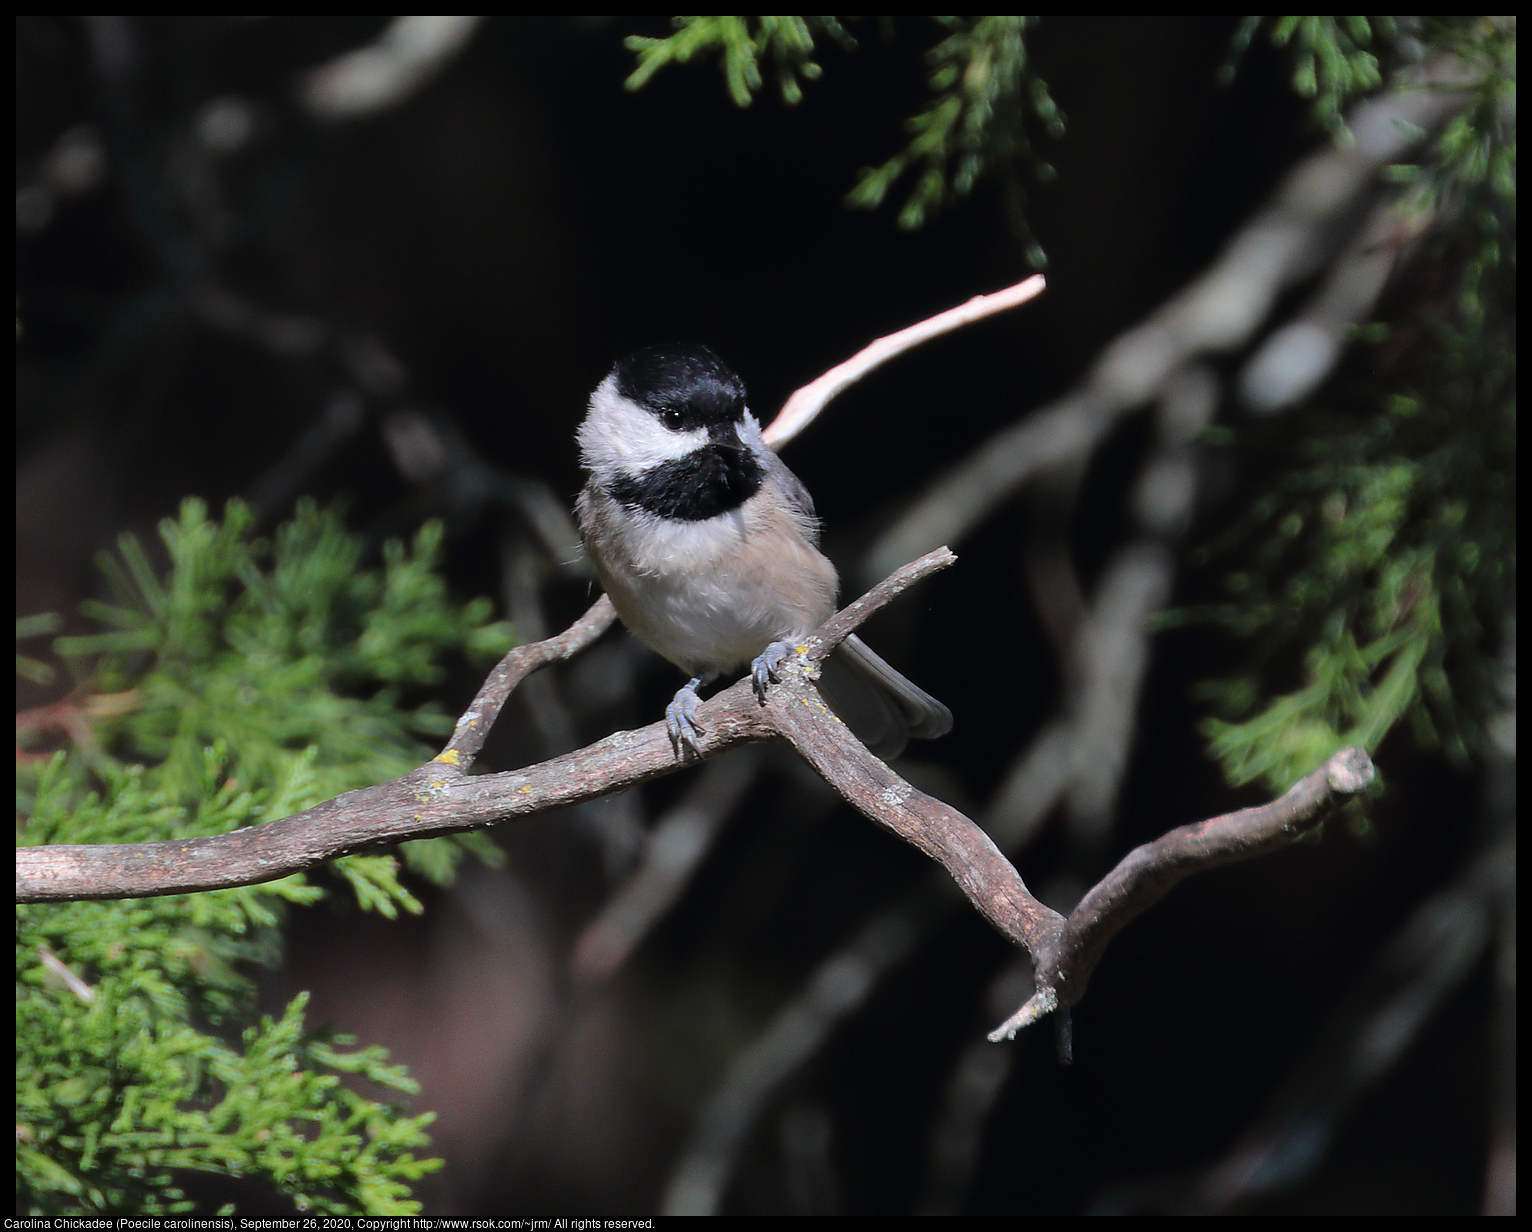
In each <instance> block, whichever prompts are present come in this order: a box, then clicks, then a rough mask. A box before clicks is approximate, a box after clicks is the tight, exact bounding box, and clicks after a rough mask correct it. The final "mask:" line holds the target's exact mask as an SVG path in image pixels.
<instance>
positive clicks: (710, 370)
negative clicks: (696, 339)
mask: <svg viewBox="0 0 1532 1232" xmlns="http://www.w3.org/2000/svg"><path fill="white" fill-rule="evenodd" d="M612 375H613V376H615V377H616V378H617V392H618V393H620V394H622V396H623V397H625V398H628V399H630V400H631V401H633V402H636V403H638V404H639V405H640V406H642V407H645V408H646V409H648V410H650V411H653V412H654V413H655V414H656V415H662V414H664V415H671V414H674V415H679V416H680V417H681V418H680V419H679V420H678V421H677V422H676V423H675V424H674V426H675V427H680V428H705V427H711V426H713V425H714V424H725V423H734V422H736V421H737V420H738V419H739V417H740V416H741V415H742V414H743V413H744V410H745V383H744V382H743V381H742V380H740V379H739V377H738V376H737V375H735V373H734V370H733V369H732V368H730V367H729V366H728V365H727V364H726V363H724V362H723V360H721V359H719V358H718V356H716V355H714V354H713V352H712V351H710V350H708V348H707V347H705V346H699V345H695V344H690V343H676V344H674V345H670V346H652V347H645V348H644V349H643V350H642V351H637V352H635V353H634V354H632V355H629V356H628V357H627V358H626V359H621V360H618V361H617V365H616V367H614V368H613V369H612Z"/></svg>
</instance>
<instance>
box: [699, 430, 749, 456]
mask: <svg viewBox="0 0 1532 1232" xmlns="http://www.w3.org/2000/svg"><path fill="white" fill-rule="evenodd" d="M707 438H708V443H709V444H712V445H721V446H723V448H725V449H733V450H735V451H736V452H739V453H743V452H744V449H745V442H744V441H742V440H740V439H739V425H738V424H732V423H722V424H713V425H712V426H711V427H709V428H708V430H707Z"/></svg>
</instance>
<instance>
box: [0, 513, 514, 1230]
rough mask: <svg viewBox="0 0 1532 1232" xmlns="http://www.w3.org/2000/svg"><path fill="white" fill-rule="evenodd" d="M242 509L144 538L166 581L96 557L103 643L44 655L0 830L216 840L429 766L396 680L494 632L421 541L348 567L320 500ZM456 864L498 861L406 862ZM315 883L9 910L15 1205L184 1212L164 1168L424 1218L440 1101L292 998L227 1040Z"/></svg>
mask: <svg viewBox="0 0 1532 1232" xmlns="http://www.w3.org/2000/svg"><path fill="white" fill-rule="evenodd" d="M251 521H252V519H251V515H250V513H249V511H248V510H247V509H246V508H245V507H244V506H243V505H241V504H239V503H238V502H231V503H230V505H229V507H228V509H227V510H226V512H225V516H224V519H223V521H222V522H221V523H219V522H217V521H215V520H212V519H210V518H209V517H208V515H207V511H206V509H205V507H204V506H203V505H202V504H201V503H200V502H198V501H194V500H189V501H187V502H185V504H184V505H183V506H182V509H181V514H180V517H179V519H178V520H175V521H170V520H167V521H166V522H164V523H163V524H162V526H161V537H162V539H163V541H164V544H165V547H166V549H167V551H168V553H169V557H170V568H169V571H168V573H167V574H166V576H164V577H163V578H161V577H159V576H157V574H156V572H155V570H154V569H153V567H152V565H151V564H150V560H149V557H148V554H147V553H146V552H145V550H144V549H143V547H142V545H141V544H139V543H138V542H137V541H136V540H134V539H133V538H132V537H131V536H124V537H123V538H122V540H121V541H120V544H119V552H118V554H117V555H116V556H111V557H104V558H103V559H102V562H101V563H102V566H103V569H104V570H105V572H106V574H107V577H108V580H109V582H110V583H111V586H112V589H113V590H114V592H115V595H116V598H117V602H116V603H115V604H105V603H92V604H90V605H88V614H89V615H91V616H92V617H93V618H94V619H95V620H97V621H98V622H100V623H101V624H103V625H105V626H107V631H105V632H102V633H98V634H94V635H91V636H87V637H72V638H60V639H58V641H57V642H56V643H55V648H56V650H57V651H58V653H59V654H60V655H61V656H62V657H63V658H64V659H65V660H66V662H67V663H68V664H69V665H70V668H71V670H72V671H73V672H74V674H75V676H76V678H77V680H78V682H79V688H78V689H77V691H76V693H75V695H74V699H73V700H72V701H69V702H66V703H65V705H66V706H69V705H73V706H74V707H75V711H74V714H75V718H74V721H73V722H72V723H69V724H66V727H67V730H69V731H70V733H71V737H72V738H71V740H70V743H69V746H68V747H67V748H63V749H59V750H57V751H55V752H54V753H53V754H52V755H51V756H46V755H38V754H31V755H22V756H21V757H20V758H19V759H18V763H19V764H18V796H19V799H18V809H17V815H18V819H19V821H18V831H17V841H18V843H21V844H23V845H30V844H42V843H124V842H142V841H148V840H154V839H167V838H178V837H183V836H193V835H206V834H218V833H224V832H226V831H229V830H231V829H235V828H237V827H239V826H244V825H252V824H256V823H259V822H262V821H268V820H272V819H274V818H277V817H282V816H286V815H288V814H291V813H293V812H296V811H298V810H301V809H303V808H306V807H308V806H310V805H312V804H315V803H318V802H319V801H321V800H325V799H329V798H331V797H332V796H334V795H336V794H338V793H339V792H342V791H346V790H349V789H351V788H354V787H359V786H364V785H367V784H370V783H375V782H378V781H380V780H383V779H387V778H392V777H394V776H396V775H398V774H401V773H403V772H404V771H406V770H408V769H410V768H411V767H413V766H415V765H418V764H420V763H421V762H422V761H424V760H426V759H427V758H428V757H429V756H430V749H429V748H428V747H427V746H425V745H424V744H422V743H420V741H419V740H418V738H417V737H418V736H420V735H439V734H441V733H442V732H444V731H446V730H447V729H448V728H449V727H450V720H449V719H448V718H447V716H445V715H444V714H442V713H441V712H440V710H439V709H438V708H436V707H434V706H432V705H425V706H415V707H410V706H408V705H407V704H406V699H407V694H408V692H409V691H410V690H412V689H417V688H420V687H423V686H429V685H431V684H434V683H436V682H438V681H439V679H440V675H441V668H440V667H439V665H438V662H439V660H440V659H441V657H442V656H443V655H444V654H446V653H448V652H451V651H460V652H466V653H468V654H469V655H471V656H473V657H474V658H476V659H484V658H488V657H490V656H493V655H497V654H499V653H501V652H503V651H504V649H506V648H507V646H508V645H509V640H510V639H509V630H508V629H507V627H506V626H504V625H502V624H491V623H489V621H488V617H489V614H490V613H489V604H488V602H487V601H484V600H475V601H473V602H471V603H468V604H456V603H454V602H452V601H451V600H450V599H449V598H448V596H447V594H446V590H445V586H444V585H443V583H442V580H441V579H440V577H439V576H438V575H437V574H436V573H435V572H434V571H433V568H432V566H433V562H434V559H435V556H436V552H437V548H438V545H439V543H440V536H441V532H440V529H439V528H438V527H435V526H428V527H426V528H425V529H423V530H422V531H421V532H420V533H419V534H418V535H417V536H416V539H415V542H414V543H413V544H412V545H411V546H409V547H405V546H404V545H402V544H398V543H391V544H389V545H388V546H387V547H386V549H385V552H384V565H383V568H382V569H381V570H364V569H361V568H360V567H359V566H360V563H361V558H362V553H363V546H362V543H361V541H360V539H359V538H357V537H355V536H352V535H350V534H348V533H347V532H346V531H345V529H344V528H343V526H342V525H341V522H340V520H339V518H338V517H337V516H336V515H335V514H333V513H329V512H322V511H320V510H318V509H316V508H315V507H314V506H313V505H312V504H308V503H306V504H304V505H302V506H300V508H299V510H298V512H297V515H296V517H295V518H294V520H293V521H292V522H291V523H289V524H287V525H285V526H283V527H281V528H280V529H279V530H278V531H277V533H276V535H275V538H274V542H272V543H271V544H266V543H264V542H262V541H259V540H252V539H251V538H250V534H249V532H250V527H251ZM46 627H47V625H46V623H45V622H39V621H36V620H34V621H32V622H30V623H28V624H27V626H26V628H25V629H23V628H22V627H21V622H19V623H18V634H23V633H26V634H35V633H37V632H40V631H42V630H43V629H44V628H46ZM32 734H33V735H35V734H36V733H35V731H34V732H33V733H32ZM465 850H472V851H474V852H475V853H476V854H478V855H479V856H480V857H481V858H484V859H486V860H494V859H496V858H497V856H498V850H497V849H496V848H495V847H494V846H493V845H492V844H491V843H490V842H489V840H488V839H487V838H485V837H483V836H482V835H479V836H474V837H473V838H471V839H470V840H469V841H468V842H466V843H465V842H462V841H461V839H459V838H452V839H433V840H427V841H424V842H418V843H409V844H405V845H404V848H403V852H404V856H405V859H406V862H407V863H408V864H409V865H410V867H411V868H412V869H413V870H414V871H416V872H418V873H419V874H421V875H423V876H426V877H427V878H429V879H431V880H434V881H437V882H445V881H447V880H449V879H450V878H451V876H452V871H453V869H454V867H455V865H456V863H457V861H458V860H459V859H460V857H461V856H462V854H463V852H464V851H465ZM331 867H333V868H335V869H336V871H337V872H339V873H340V874H341V876H342V877H343V878H344V880H345V881H346V882H347V883H349V885H350V888H351V891H352V892H353V893H354V894H355V896H356V899H357V902H358V903H359V904H360V905H361V906H362V907H363V908H366V909H372V910H377V911H380V912H382V913H383V914H385V915H388V916H390V917H391V916H393V915H395V914H396V913H397V911H398V909H399V908H401V907H402V908H404V909H405V910H409V911H419V910H420V904H419V903H418V902H417V900H416V899H415V897H414V896H413V895H412V894H411V893H410V892H409V890H408V889H407V888H406V887H405V886H404V885H403V883H402V882H401V881H400V880H399V870H398V864H397V862H396V861H395V860H394V859H393V857H391V856H387V855H369V856H361V857H348V858H346V859H343V860H337V861H335V862H334V863H333V865H332V866H331ZM323 894H324V890H323V889H321V888H320V887H319V886H317V885H314V884H311V883H310V881H309V880H308V879H307V878H306V877H304V876H303V875H296V876H291V877H286V878H283V879H282V880H280V881H275V882H270V883H267V884H265V885H258V886H247V887H241V888H237V889H230V890H220V891H216V892H213V893H206V894H189V895H174V896H167V897H161V898H148V899H137V900H129V901H124V902H76V903H59V904H32V905H27V906H23V907H20V908H19V909H18V921H17V950H16V981H17V984H16V986H17V1020H16V1022H17V1070H16V1073H17V1153H18V1154H17V1158H18V1184H19V1187H20V1195H21V1197H20V1202H19V1207H18V1209H23V1210H26V1211H28V1212H29V1213H32V1214H69V1213H76V1214H79V1213H91V1214H99V1213H108V1212H109V1213H112V1214H124V1213H142V1214H167V1213H172V1212H176V1211H182V1210H187V1209H190V1203H188V1202H187V1201H185V1199H184V1198H183V1196H182V1195H181V1193H180V1191H179V1190H177V1189H176V1188H175V1186H174V1184H173V1180H174V1178H173V1175H172V1170H175V1169H186V1170H192V1171H211V1172H221V1173H225V1174H229V1175H234V1176H248V1177H254V1178H259V1179H261V1180H264V1181H265V1182H266V1183H267V1184H269V1185H271V1186H273V1187H274V1188H276V1189H278V1190H279V1191H280V1192H282V1193H284V1194H286V1195H288V1196H289V1197H291V1198H292V1199H293V1200H294V1202H295V1203H297V1204H298V1205H299V1206H300V1207H301V1208H303V1209H307V1210H312V1211H315V1212H327V1213H335V1214H356V1213H369V1214H407V1213H411V1212H413V1211H415V1210H417V1209H418V1204H416V1203H414V1202H413V1201H411V1200H410V1197H409V1182H411V1181H413V1180H416V1179H418V1178H419V1177H420V1176H421V1175H423V1174H424V1173H425V1172H428V1171H430V1170H432V1169H433V1168H435V1167H437V1166H438V1164H439V1161H436V1160H428V1159H418V1158H416V1157H415V1154H414V1152H415V1151H417V1150H419V1149H420V1148H421V1147H423V1146H425V1145H426V1144H427V1141H428V1140H427V1138H426V1135H425V1132H424V1127H425V1126H426V1125H427V1124H428V1123H429V1122H430V1120H431V1119H432V1117H431V1114H429V1113H425V1114H421V1115H419V1116H413V1117H411V1116H406V1115H404V1114H403V1112H402V1111H401V1110H400V1109H399V1108H398V1107H395V1106H392V1105H390V1104H388V1103H383V1102H378V1101H375V1100H373V1099H369V1098H365V1097H364V1096H362V1095H359V1094H357V1093H356V1092H354V1091H352V1090H350V1089H348V1088H347V1087H345V1086H342V1085H341V1083H340V1079H339V1077H338V1075H341V1074H350V1075H356V1076H358V1077H360V1078H362V1079H365V1080H366V1081H368V1082H370V1083H372V1084H373V1085H374V1086H375V1087H378V1088H381V1089H382V1090H383V1091H392V1092H398V1093H403V1094H410V1093H413V1092H414V1091H415V1086H414V1084H413V1083H412V1082H411V1080H410V1079H409V1078H408V1076H407V1075H406V1074H405V1073H404V1072H403V1070H402V1069H400V1068H398V1067H394V1066H389V1065H387V1064H386V1063H385V1055H384V1053H383V1051H382V1050H381V1049H378V1048H363V1049H360V1050H353V1049H351V1048H350V1044H351V1043H352V1041H351V1040H350V1039H349V1038H347V1037H334V1038H328V1037H326V1036H325V1035H324V1034H322V1033H321V1034H306V1033H305V1032H304V1029H303V1009H304V1005H305V1002H306V996H303V995H300V996H299V997H298V998H296V999H295V1000H294V1001H293V1002H292V1003H291V1004H290V1005H289V1006H288V1007H287V1009H286V1011H285V1012H284V1013H283V1014H282V1016H281V1017H280V1019H279V1020H277V1021H272V1020H271V1019H269V1018H263V1019H262V1020H261V1021H260V1022H259V1023H258V1024H253V1025H249V1026H247V1027H246V1028H245V1029H244V1030H243V1034H242V1035H240V1036H237V1038H238V1040H239V1042H238V1044H237V1045H236V1044H235V1043H234V1042H232V1041H233V1040H234V1039H235V1038H236V1032H237V1030H238V1028H239V1025H240V1024H241V1023H248V1022H249V1021H250V1018H251V1015H252V1012H253V1003H254V992H255V988H254V982H253V980H252V978H251V969H252V966H253V965H254V964H258V963H265V964H271V963H274V962H275V961H276V960H277V959H278V957H279V948H280V947H279V942H278V932H277V929H278V926H279V924H280V922H281V919H282V911H283V908H284V905H285V904H286V903H289V902H298V903H309V902H313V901H315V900H316V899H318V898H320V897H322V896H323Z"/></svg>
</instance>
